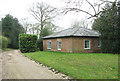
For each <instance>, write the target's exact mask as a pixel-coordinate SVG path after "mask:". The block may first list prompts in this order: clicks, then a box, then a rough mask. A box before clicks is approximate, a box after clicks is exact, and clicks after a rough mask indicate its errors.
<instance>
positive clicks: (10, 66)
mask: <svg viewBox="0 0 120 81" xmlns="http://www.w3.org/2000/svg"><path fill="white" fill-rule="evenodd" d="M2 68H3V69H2V78H3V79H63V77H62V76H60V74H55V73H53V72H51V71H50V70H48V69H47V68H45V67H43V66H42V65H40V64H37V63H35V62H34V61H32V60H29V59H28V58H27V57H24V56H22V54H21V53H20V52H19V51H18V50H11V51H5V52H3V62H2Z"/></svg>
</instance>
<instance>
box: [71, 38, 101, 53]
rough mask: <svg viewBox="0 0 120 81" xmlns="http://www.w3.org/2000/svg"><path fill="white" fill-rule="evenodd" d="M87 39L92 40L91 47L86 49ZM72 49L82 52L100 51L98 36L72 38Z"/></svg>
mask: <svg viewBox="0 0 120 81" xmlns="http://www.w3.org/2000/svg"><path fill="white" fill-rule="evenodd" d="M85 40H90V49H84V47H85V46H84V44H85V42H84V41H85ZM72 51H73V52H75V53H77V52H78V53H80V52H81V53H82V52H100V48H99V47H98V38H87V37H73V38H72Z"/></svg>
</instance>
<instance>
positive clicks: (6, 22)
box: [2, 14, 25, 48]
mask: <svg viewBox="0 0 120 81" xmlns="http://www.w3.org/2000/svg"><path fill="white" fill-rule="evenodd" d="M24 32H25V30H24V28H23V27H22V25H21V24H20V23H19V21H18V19H17V18H13V16H11V15H9V14H8V15H6V17H5V18H3V19H2V34H3V36H5V37H7V38H8V41H9V42H8V43H9V45H8V47H10V48H18V36H19V34H21V33H24Z"/></svg>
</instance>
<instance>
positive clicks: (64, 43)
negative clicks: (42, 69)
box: [43, 37, 72, 52]
mask: <svg viewBox="0 0 120 81" xmlns="http://www.w3.org/2000/svg"><path fill="white" fill-rule="evenodd" d="M47 41H51V49H47ZM58 41H61V50H58ZM43 50H44V51H61V52H72V38H71V37H69V38H56V39H44V40H43Z"/></svg>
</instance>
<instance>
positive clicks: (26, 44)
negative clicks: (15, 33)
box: [19, 34, 37, 53]
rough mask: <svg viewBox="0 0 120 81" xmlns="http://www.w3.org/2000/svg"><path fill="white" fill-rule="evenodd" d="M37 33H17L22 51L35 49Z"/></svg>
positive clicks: (33, 50)
mask: <svg viewBox="0 0 120 81" xmlns="http://www.w3.org/2000/svg"><path fill="white" fill-rule="evenodd" d="M36 43H37V35H30V34H19V49H20V51H21V52H22V53H26V52H35V51H36V50H37V44H36Z"/></svg>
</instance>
